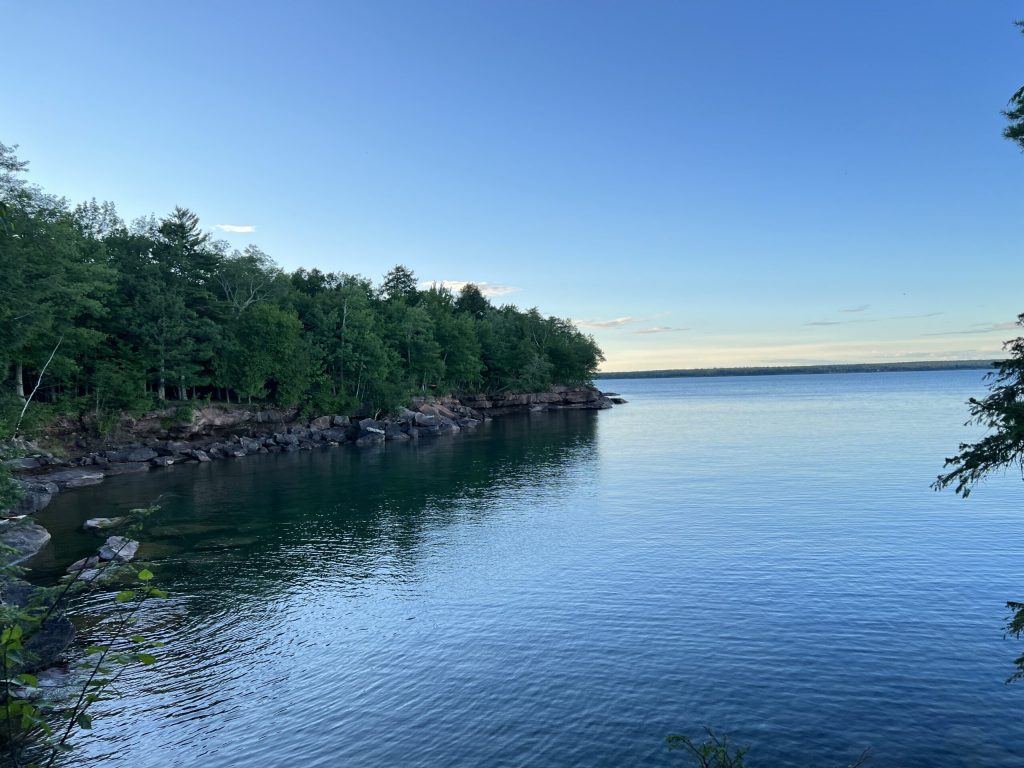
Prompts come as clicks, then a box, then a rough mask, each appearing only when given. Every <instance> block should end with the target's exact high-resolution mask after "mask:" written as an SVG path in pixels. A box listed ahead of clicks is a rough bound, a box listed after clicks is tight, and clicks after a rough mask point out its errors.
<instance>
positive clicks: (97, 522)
mask: <svg viewBox="0 0 1024 768" xmlns="http://www.w3.org/2000/svg"><path fill="white" fill-rule="evenodd" d="M123 522H124V518H123V517H90V518H89V519H88V520H86V521H85V523H84V524H83V525H82V527H83V528H84V529H85V530H87V531H101V530H103V529H104V528H116V527H117V526H119V525H120V524H121V523H123Z"/></svg>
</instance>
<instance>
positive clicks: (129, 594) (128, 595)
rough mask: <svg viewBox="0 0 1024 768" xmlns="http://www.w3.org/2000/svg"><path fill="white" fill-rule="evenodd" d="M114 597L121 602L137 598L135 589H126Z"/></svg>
mask: <svg viewBox="0 0 1024 768" xmlns="http://www.w3.org/2000/svg"><path fill="white" fill-rule="evenodd" d="M114 599H115V600H117V602H119V603H127V602H128V601H129V600H134V599H135V590H132V589H126V590H125V591H124V592H118V593H117V597H116V598H114Z"/></svg>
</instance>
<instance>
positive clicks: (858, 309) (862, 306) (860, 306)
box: [839, 304, 871, 312]
mask: <svg viewBox="0 0 1024 768" xmlns="http://www.w3.org/2000/svg"><path fill="white" fill-rule="evenodd" d="M870 306H871V305H870V304H858V305H857V306H856V307H847V308H846V309H840V310H839V311H840V312H863V311H864V310H865V309H867V308H868V307H870Z"/></svg>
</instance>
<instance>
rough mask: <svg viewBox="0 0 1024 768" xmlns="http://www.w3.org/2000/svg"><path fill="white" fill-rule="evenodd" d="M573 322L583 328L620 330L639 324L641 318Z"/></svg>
mask: <svg viewBox="0 0 1024 768" xmlns="http://www.w3.org/2000/svg"><path fill="white" fill-rule="evenodd" d="M573 322H574V323H575V324H576V325H579V326H582V327H583V328H618V327H619V326H621V325H629V324H630V323H639V322H640V318H637V317H629V316H628V315H627V316H626V317H616V318H613V319H611V320H573Z"/></svg>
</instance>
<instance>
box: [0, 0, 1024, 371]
mask: <svg viewBox="0 0 1024 768" xmlns="http://www.w3.org/2000/svg"><path fill="white" fill-rule="evenodd" d="M3 13H4V26H5V27H6V28H7V29H8V30H9V31H8V33H7V34H5V35H4V53H3V58H4V61H5V62H6V64H7V67H6V71H7V73H8V75H7V77H6V78H5V82H4V105H5V106H4V107H2V108H0V116H2V117H0V141H3V142H5V143H8V144H10V143H17V144H20V145H21V148H20V150H19V154H20V155H21V156H22V157H23V158H24V159H28V160H30V161H31V178H32V180H33V181H35V182H36V183H38V184H41V185H42V186H43V187H45V188H46V189H47V190H49V191H51V192H57V193H61V194H64V195H66V196H68V197H69V198H71V199H72V200H78V199H85V198H89V197H94V196H95V197H97V198H99V199H110V200H114V201H115V202H116V203H117V204H118V206H119V208H120V211H121V213H122V215H123V216H125V218H129V219H130V218H133V217H135V216H138V215H142V214H148V213H150V212H155V213H157V214H158V215H161V214H163V213H166V212H167V211H169V210H170V209H171V208H173V206H175V205H179V204H180V205H186V206H188V207H190V208H192V209H193V210H195V211H196V212H197V213H199V214H200V216H201V217H202V219H203V222H204V223H205V224H206V226H208V227H211V228H212V227H214V226H215V225H218V224H219V225H233V226H234V227H241V228H253V230H254V231H251V232H225V231H219V233H218V234H219V235H220V236H222V237H223V238H224V239H226V240H228V241H229V242H231V243H232V244H233V245H237V246H238V247H244V246H245V245H246V244H247V243H249V242H255V243H257V244H258V245H259V246H260V247H262V248H263V249H264V250H265V251H267V252H268V253H269V254H271V256H273V257H274V259H275V260H276V261H277V262H278V263H279V264H280V265H281V266H282V267H284V268H287V269H292V268H295V267H298V266H306V267H313V266H316V267H320V268H321V269H324V270H340V271H346V272H356V273H361V274H364V275H366V276H369V277H372V278H374V279H379V277H380V276H381V275H382V274H383V273H384V272H385V271H386V270H387V269H389V268H390V267H391V266H393V265H394V264H396V263H404V264H406V265H408V266H409V267H411V268H412V269H413V270H414V271H415V272H416V274H417V275H418V276H419V277H420V278H421V279H423V280H438V281H440V280H449V281H467V280H471V281H476V282H484V283H487V284H488V285H489V286H491V287H492V289H493V290H494V291H495V292H496V293H495V295H494V298H493V300H494V301H497V302H511V303H515V304H518V305H519V306H522V307H531V306H537V307H539V308H540V309H541V311H543V312H545V313H546V314H555V315H559V316H562V317H570V318H573V319H575V320H576V321H578V322H579V323H580V324H581V325H583V326H584V327H586V328H587V329H588V330H590V331H591V332H592V333H593V334H594V336H595V338H596V339H597V340H598V341H599V343H600V344H601V345H602V347H603V348H604V350H605V354H606V356H607V358H608V360H607V363H606V364H605V369H606V370H634V369H644V368H674V367H699V366H708V365H739V364H748V365H764V364H800V363H814V362H835V361H840V362H854V361H880V360H924V359H941V358H962V357H984V356H992V355H996V354H998V352H999V349H1000V344H1001V342H1002V341H1003V340H1004V339H1006V338H1008V337H1010V336H1011V335H1016V334H1015V333H1014V331H1013V328H1012V327H1011V326H1010V323H1011V321H1012V320H1013V319H1014V318H1015V317H1016V315H1017V314H1018V313H1019V312H1021V311H1024V293H1022V291H1021V285H1022V283H1024V281H1022V278H1024V267H1022V264H1024V260H1022V259H1021V258H1020V254H1019V230H1018V229H1017V228H1016V227H1017V226H1019V223H1020V222H1021V221H1022V220H1024V217H1022V213H1024V210H1022V208H1024V197H1022V196H1021V194H1020V192H1021V189H1022V182H1024V156H1022V154H1021V152H1020V151H1019V150H1017V149H1016V148H1015V147H1014V146H1013V145H1011V144H1010V143H1008V142H1006V141H1005V140H1003V139H1002V138H1001V137H1000V131H1001V130H1002V127H1003V124H1004V121H1003V118H1002V117H1001V115H1000V114H999V110H1000V109H1001V108H1002V107H1003V106H1004V105H1005V104H1006V101H1007V99H1008V98H1009V96H1010V94H1011V93H1012V92H1013V91H1014V90H1015V89H1016V88H1017V87H1018V86H1020V85H1021V84H1022V83H1024V36H1021V35H1020V34H1019V33H1018V32H1017V31H1016V29H1015V28H1014V27H1013V24H1012V22H1013V20H1014V19H1015V18H1018V17H1024V4H1020V3H1009V2H999V1H996V2H986V3H978V2H967V1H966V0H964V1H963V2H938V3H935V2H900V3H893V2H883V1H882V0H875V1H873V2H864V1H863V0H859V1H857V2H853V1H849V2H821V1H820V0H817V1H816V2H798V1H796V0H787V2H778V3H764V2H744V3H739V2H722V3H717V2H716V3H710V2H704V3H697V2H684V1H683V0H678V1H676V2H637V3H623V2H601V1H600V0H587V1H586V2H584V1H583V0H579V1H578V2H570V1H569V0H564V1H558V2H556V1H555V0H550V1H548V2H528V1H526V0H516V2H511V1H507V2H484V1H483V0H480V1H479V2H387V1H378V0H375V1H374V2H363V3H343V2H324V3H301V2H299V3H292V4H281V3H260V2H251V1H250V2H244V3H241V2H238V3H232V2H217V3H207V2H191V3H190V2H179V3H174V4H170V3H162V4H161V3H138V2H131V3H128V2H114V1H112V0H111V1H108V2H101V3H77V4H72V3H63V2H61V3H58V2H46V1H38V2H32V3H16V2H8V3H4V4H3Z"/></svg>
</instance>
